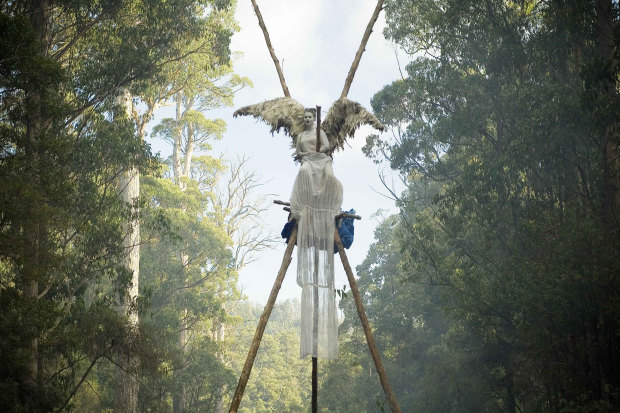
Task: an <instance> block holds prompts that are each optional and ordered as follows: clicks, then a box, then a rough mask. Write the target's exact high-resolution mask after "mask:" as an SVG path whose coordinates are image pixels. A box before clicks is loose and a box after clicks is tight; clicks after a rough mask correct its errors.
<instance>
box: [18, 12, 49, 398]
mask: <svg viewBox="0 0 620 413" xmlns="http://www.w3.org/2000/svg"><path fill="white" fill-rule="evenodd" d="M48 10H49V2H48V0H31V1H30V5H29V17H30V23H31V25H32V28H33V30H34V32H35V33H36V34H37V36H38V38H39V41H40V42H41V45H42V50H44V52H43V53H44V54H46V53H47V43H48V34H47V26H48V19H49V16H48ZM41 98H42V97H41V93H40V91H39V90H38V88H37V86H36V85H34V87H33V89H32V90H29V91H28V92H27V96H26V100H27V114H26V136H27V143H26V145H27V147H26V153H27V155H28V159H29V161H30V162H31V167H30V173H31V179H32V182H31V184H32V185H33V186H34V192H35V199H33V200H31V201H32V202H30V203H29V204H28V205H27V207H26V208H28V209H29V210H30V211H29V213H28V221H27V222H25V225H24V234H25V238H26V253H27V257H28V259H27V260H25V262H24V269H23V271H24V272H23V274H24V287H23V292H24V298H25V299H26V300H33V301H36V300H38V299H39V297H38V296H39V281H38V280H39V277H40V276H41V275H42V274H40V272H41V269H42V266H41V262H40V261H41V257H40V255H41V254H40V246H41V239H42V237H43V228H44V227H45V225H44V223H43V222H42V220H43V217H42V216H41V213H40V207H41V205H40V204H39V199H40V196H39V194H38V193H37V192H38V191H39V185H40V167H41V165H40V163H41V162H40V154H39V148H38V147H39V139H40V138H41V136H40V135H41V133H42V126H41V125H42V111H41V109H42V108H41ZM27 346H28V363H27V371H26V375H25V381H26V383H27V384H28V385H30V386H33V388H36V387H37V386H38V382H39V351H38V350H39V343H38V339H37V337H34V338H33V339H32V340H31V341H30V343H28V344H27Z"/></svg>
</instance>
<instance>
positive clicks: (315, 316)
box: [312, 105, 321, 413]
mask: <svg viewBox="0 0 620 413" xmlns="http://www.w3.org/2000/svg"><path fill="white" fill-rule="evenodd" d="M316 151H317V153H318V152H320V151H321V107H320V106H319V105H317V106H316ZM317 247H318V245H316V242H315V245H314V271H313V277H312V282H313V284H314V285H313V287H312V310H313V311H312V413H317V412H318V408H319V404H318V390H317V387H318V385H317V384H318V379H317V377H318V369H319V366H318V358H317V357H318V352H319V250H318V248H317Z"/></svg>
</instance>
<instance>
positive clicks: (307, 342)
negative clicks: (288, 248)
mask: <svg viewBox="0 0 620 413" xmlns="http://www.w3.org/2000/svg"><path fill="white" fill-rule="evenodd" d="M314 133H316V132H315V131H304V132H302V133H301V134H300V135H299V136H298V145H297V150H298V153H300V152H302V151H301V149H306V150H305V151H303V152H306V154H305V155H304V156H303V158H302V159H301V162H302V164H301V168H300V169H299V173H298V174H297V178H296V180H295V184H294V185H293V191H292V194H291V199H290V201H291V213H292V214H293V217H295V218H296V219H297V225H298V227H297V231H298V232H297V284H299V286H300V287H302V293H301V346H300V357H302V358H303V357H306V356H308V355H311V356H312V357H319V358H323V359H334V358H336V357H337V355H338V316H337V312H336V296H335V290H334V217H335V216H336V215H337V214H338V212H339V211H340V207H341V205H342V184H341V183H340V181H338V179H336V177H335V176H334V172H333V169H332V159H331V157H329V156H328V155H326V154H324V153H317V152H312V149H310V148H311V145H312V144H316V138H314V139H312V135H313V134H314ZM314 136H316V135H314ZM307 152H310V153H307Z"/></svg>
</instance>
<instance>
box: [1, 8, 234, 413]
mask: <svg viewBox="0 0 620 413" xmlns="http://www.w3.org/2000/svg"><path fill="white" fill-rule="evenodd" d="M229 5H230V4H229V2H226V1H223V2H222V1H215V2H196V1H182V0H179V1H172V2H166V3H161V2H150V1H133V2H115V1H113V2H104V3H100V2H87V3H71V2H62V1H61V2H56V1H46V0H41V1H33V2H28V3H23V2H17V3H16V2H9V3H5V4H3V5H2V6H1V10H2V13H1V15H0V16H1V19H2V20H1V25H0V30H1V35H0V36H1V37H0V42H1V44H2V47H1V48H0V49H1V50H2V52H0V53H1V58H0V71H1V73H2V76H1V82H2V84H1V88H0V90H1V93H2V100H1V105H2V112H1V118H0V122H1V129H0V130H1V138H0V144H1V148H2V156H1V159H0V171H1V172H0V174H1V176H2V182H3V190H2V198H1V199H2V200H1V205H2V207H1V220H0V221H1V224H0V225H1V227H0V237H1V238H0V239H1V240H0V245H1V246H2V249H1V251H2V256H1V257H0V262H1V264H0V269H1V274H2V275H1V276H2V287H1V288H2V290H1V294H2V295H3V298H2V300H1V302H2V306H3V312H2V313H3V315H5V316H4V317H3V319H2V334H1V335H2V337H3V338H2V348H3V350H4V352H3V354H4V355H5V358H3V360H2V363H1V364H2V366H3V367H2V369H3V373H2V377H3V381H2V383H3V384H2V386H3V391H2V402H1V404H2V406H3V410H6V411H50V410H56V409H58V408H65V407H69V405H70V403H71V399H72V397H73V396H74V395H75V394H76V392H77V391H78V389H79V388H80V386H81V385H82V384H83V383H84V382H85V380H86V377H88V375H89V373H90V372H91V370H92V368H93V367H94V366H95V365H96V364H97V363H98V361H99V360H100V359H101V358H104V357H107V358H110V359H115V356H114V354H122V353H123V351H125V352H126V353H131V352H132V351H134V350H135V347H136V340H134V339H133V338H132V337H136V334H135V333H136V332H135V331H133V333H132V330H133V329H132V328H131V325H130V324H127V323H125V322H124V321H123V320H122V318H121V319H119V318H118V317H115V316H114V315H113V314H112V313H110V312H109V310H110V309H111V308H112V304H113V303H114V302H115V300H116V294H111V292H112V291H111V290H108V289H106V288H103V287H98V286H97V284H101V285H105V284H108V283H109V281H111V284H112V285H114V286H115V291H116V292H119V293H120V292H123V291H127V287H128V286H130V285H131V284H132V283H133V281H132V276H133V274H132V273H133V270H131V269H129V270H128V269H127V268H124V267H123V266H122V265H121V264H120V262H121V258H122V257H123V256H124V255H126V254H127V252H128V251H126V249H125V248H123V246H122V242H121V240H122V239H123V235H122V234H123V232H124V230H123V228H124V226H123V223H124V222H129V220H130V218H131V217H132V215H133V216H135V215H136V214H134V213H132V207H133V203H132V205H130V206H128V205H126V204H124V203H122V202H119V201H118V200H117V199H115V195H114V194H115V192H116V191H115V186H116V182H117V177H118V174H119V172H120V171H131V170H135V169H134V168H137V170H142V171H143V172H144V171H146V170H147V169H148V168H151V167H152V161H151V160H150V159H149V155H148V150H147V148H146V146H145V145H144V143H143V142H141V140H140V139H139V138H140V136H141V134H140V131H139V130H138V132H139V133H138V135H137V136H136V135H135V129H134V127H133V126H132V125H131V123H130V122H127V121H124V120H122V116H114V118H112V116H111V114H112V113H115V112H116V113H121V114H122V109H118V108H115V107H114V105H113V102H114V101H115V98H116V97H117V96H118V95H122V91H123V89H127V90H133V88H136V87H137V86H136V85H141V87H145V86H144V85H148V84H152V83H149V82H151V81H153V80H154V79H155V78H156V77H157V76H158V75H161V73H162V69H163V67H165V66H166V64H169V63H170V62H173V61H177V60H178V59H179V58H181V57H183V56H185V55H186V54H187V53H188V50H187V48H186V46H187V44H188V43H189V42H191V41H193V40H195V39H201V38H203V37H204V36H203V34H204V33H213V32H214V31H216V32H218V34H217V36H216V37H217V40H218V41H217V42H215V43H211V44H210V46H213V45H214V44H217V45H218V46H217V47H218V48H219V49H221V51H225V50H226V49H227V47H228V41H227V39H228V37H229V36H230V31H226V30H219V31H218V30H217V28H215V30H214V26H215V25H214V24H213V21H209V20H208V19H204V18H203V17H202V16H203V11H209V10H220V9H226V8H228V7H229ZM205 45H206V43H205ZM205 47H206V46H205ZM224 53H225V52H224ZM138 126H140V125H138ZM131 198H135V197H131ZM130 298H133V297H130ZM125 304H127V306H128V308H132V306H134V305H135V302H134V301H133V300H132V302H131V303H129V301H127V302H125ZM133 308H135V307H133ZM132 311H134V313H135V310H132ZM130 333H131V334H130ZM121 348H125V349H126V350H122V351H121V350H120V349H121ZM135 396H136V394H135V391H134V392H133V395H130V396H129V397H126V398H124V400H120V399H119V404H118V405H117V409H119V410H122V411H132V410H135V409H136V402H135V400H136V397H135Z"/></svg>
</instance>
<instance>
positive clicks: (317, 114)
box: [316, 105, 321, 152]
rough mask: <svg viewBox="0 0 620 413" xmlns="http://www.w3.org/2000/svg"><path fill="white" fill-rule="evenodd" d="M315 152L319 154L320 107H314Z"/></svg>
mask: <svg viewBox="0 0 620 413" xmlns="http://www.w3.org/2000/svg"><path fill="white" fill-rule="evenodd" d="M316 151H317V152H321V107H320V106H319V105H317V106H316Z"/></svg>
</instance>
